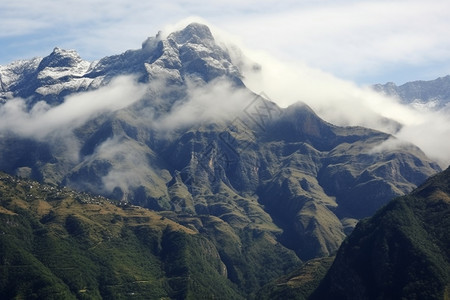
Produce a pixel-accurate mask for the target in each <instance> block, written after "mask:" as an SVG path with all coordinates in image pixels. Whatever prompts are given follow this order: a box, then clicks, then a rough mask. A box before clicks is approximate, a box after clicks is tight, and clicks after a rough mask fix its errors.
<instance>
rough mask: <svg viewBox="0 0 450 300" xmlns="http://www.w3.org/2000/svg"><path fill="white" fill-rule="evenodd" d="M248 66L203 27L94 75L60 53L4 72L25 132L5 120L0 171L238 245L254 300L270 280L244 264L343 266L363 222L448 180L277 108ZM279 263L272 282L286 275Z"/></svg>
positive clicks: (361, 138)
mask: <svg viewBox="0 0 450 300" xmlns="http://www.w3.org/2000/svg"><path fill="white" fill-rule="evenodd" d="M238 65H239V64H238V63H236V62H233V60H232V58H231V55H230V54H229V52H228V51H227V49H225V48H224V47H222V46H220V45H219V44H218V43H217V42H216V41H215V39H214V36H213V35H212V33H211V32H210V30H209V28H208V27H206V26H204V25H201V24H195V23H194V24H190V25H188V26H187V27H186V28H184V29H182V30H180V31H177V32H173V33H171V34H168V35H167V36H162V35H157V36H156V37H153V38H149V39H147V40H146V41H145V42H144V43H143V45H142V47H141V49H138V50H129V51H126V52H125V53H122V54H120V55H114V56H110V57H105V58H103V59H101V60H100V61H98V62H94V63H86V62H85V61H83V60H82V59H81V58H79V56H78V55H77V54H76V53H75V52H74V51H67V50H61V49H55V50H54V51H53V53H52V54H50V55H49V56H47V57H46V58H43V59H34V60H30V61H27V62H16V63H13V64H10V65H8V66H6V67H2V68H1V71H0V74H1V80H2V82H3V85H2V86H3V87H2V91H1V97H2V99H3V102H4V103H5V104H4V105H3V106H2V107H1V109H0V114H1V116H2V117H4V119H5V120H8V121H11V123H13V124H15V125H16V126H11V125H9V123H8V124H6V125H4V123H5V122H3V123H2V122H1V121H0V125H2V124H3V125H4V127H5V128H6V129H4V130H0V169H1V170H4V171H6V172H8V173H10V174H16V175H20V176H24V177H30V178H34V179H37V180H39V181H42V182H47V183H53V184H58V185H59V184H62V185H67V186H70V187H72V188H75V189H77V190H79V191H89V192H92V193H95V194H101V195H104V196H108V197H111V198H113V199H115V200H117V201H122V202H126V203H131V204H134V205H139V206H143V207H146V208H151V209H153V210H157V211H165V212H166V213H167V214H168V216H169V215H170V216H171V218H173V219H175V220H177V221H178V222H182V223H183V224H186V226H187V225H189V226H190V228H196V229H197V230H199V231H200V229H201V228H203V225H201V224H204V223H205V224H208V226H209V227H208V229H207V230H206V232H210V233H211V234H212V235H214V237H215V238H216V237H217V236H215V235H216V234H219V233H220V234H223V235H222V237H224V239H225V237H226V239H231V240H233V241H236V242H237V243H235V244H232V245H228V244H226V243H222V239H220V240H216V241H215V245H216V246H217V247H219V246H220V247H219V248H221V247H223V248H222V249H226V250H223V252H221V257H226V259H224V263H225V264H226V265H227V268H228V269H229V270H234V271H233V272H230V278H231V279H232V281H233V282H234V283H236V284H238V285H240V286H245V287H246V289H247V290H248V291H254V290H255V289H257V288H259V287H260V286H261V285H262V284H265V283H266V282H265V280H268V278H261V276H259V275H258V276H256V275H255V276H253V275H254V274H256V273H257V272H254V270H253V271H251V272H249V271H248V268H247V267H248V264H245V263H244V264H242V260H243V259H242V257H245V260H246V261H251V260H255V261H257V265H258V268H259V267H261V266H263V265H264V264H265V263H267V262H265V261H264V259H262V258H261V257H260V256H258V254H257V253H255V252H252V249H253V248H252V247H253V246H255V247H257V248H259V249H272V250H273V251H275V252H276V253H279V254H280V257H282V256H286V257H288V258H289V259H288V260H287V261H289V262H290V263H292V265H295V264H297V263H299V262H300V260H308V259H310V258H314V257H320V256H323V255H329V254H332V253H334V252H335V251H336V250H337V249H338V247H339V245H340V243H341V242H342V241H343V239H344V238H345V236H346V234H347V233H348V232H350V231H351V230H352V229H353V227H354V225H355V224H356V222H357V220H358V219H360V218H363V217H367V216H369V215H371V214H372V213H373V212H375V211H376V210H377V209H378V208H379V207H380V206H382V205H383V204H385V203H386V202H387V201H389V199H391V198H392V197H394V196H398V195H403V194H405V193H407V192H410V191H411V190H412V189H413V188H414V187H416V186H417V185H418V184H420V183H421V182H423V181H424V180H425V179H426V178H427V177H429V176H430V175H432V174H434V173H436V172H437V171H439V170H440V169H439V167H438V166H437V165H436V164H435V163H434V162H433V161H432V160H430V159H429V158H427V157H426V156H425V154H424V153H423V152H422V151H421V150H420V149H418V148H417V147H415V146H413V145H405V146H404V147H401V148H398V149H395V150H382V151H381V150H377V149H380V147H379V146H380V145H382V144H383V143H384V142H386V141H387V140H389V139H393V137H392V136H390V135H388V134H385V133H382V132H378V131H375V130H371V129H367V128H360V127H338V126H334V125H332V124H329V123H327V122H325V121H323V120H321V119H320V118H319V117H318V116H317V115H316V114H315V113H314V112H313V111H312V110H311V109H310V108H309V107H308V106H306V105H304V104H301V103H298V104H295V105H292V106H290V107H287V108H283V109H282V108H280V107H278V106H277V105H276V104H275V103H273V102H271V101H270V100H269V99H267V97H264V95H255V94H254V93H253V92H252V91H250V90H248V89H247V88H246V87H245V85H244V84H243V82H242V81H241V78H242V74H241V73H240V71H239V68H238V67H237V66H238ZM118 76H119V77H118ZM121 76H125V77H121ZM130 76H131V77H130ZM124 78H125V79H124ZM132 78H134V80H133V79H132ZM124 91H128V93H126V92H124ZM67 95H68V96H67ZM136 95H139V97H137V96H136ZM12 97H20V98H12ZM130 99H133V101H131V100H130ZM79 103H81V104H82V105H83V106H82V105H81V104H79ZM102 103H103V105H104V106H105V107H103V106H102ZM125 104H126V105H125ZM80 106H81V107H80ZM92 107H94V108H92ZM58 109H59V110H58ZM61 111H63V112H65V113H66V114H67V115H69V116H72V113H76V112H77V111H80V112H82V113H81V114H79V115H78V118H73V117H72V119H71V118H69V121H70V122H66V123H65V120H64V118H63V117H58V118H56V116H59V114H57V113H59V112H61ZM17 112H19V113H17ZM15 113H17V117H16V114H15ZM64 116H65V115H64ZM22 117H23V118H22ZM17 119H19V120H20V121H21V122H17ZM55 119H56V120H57V121H58V122H59V123H58V122H56V125H55V123H54V122H55V121H54V120H55ZM41 121H42V122H41ZM42 124H43V125H42ZM44 125H45V126H44ZM52 125H53V126H52ZM0 127H1V126H0ZM381 148H382V147H381ZM169 211H170V212H175V213H174V214H172V213H169ZM199 224H200V225H199ZM241 246H242V248H241ZM242 249H244V250H245V251H244V250H242ZM288 249H290V250H293V251H295V253H296V255H297V257H295V256H294V255H293V253H292V251H290V250H288ZM241 251H244V252H243V253H244V256H242V255H241V253H242V252H241ZM241 265H243V266H244V267H239V266H241ZM270 265H271V266H272V267H273V268H274V270H275V271H274V274H271V275H270V276H269V277H271V279H272V278H275V277H276V276H277V275H281V273H282V272H284V271H286V270H287V269H289V267H288V264H287V263H286V264H283V263H280V261H278V260H272V261H270ZM292 265H291V266H292ZM258 270H259V269H258ZM250 274H253V275H252V276H250ZM262 277H264V276H262Z"/></svg>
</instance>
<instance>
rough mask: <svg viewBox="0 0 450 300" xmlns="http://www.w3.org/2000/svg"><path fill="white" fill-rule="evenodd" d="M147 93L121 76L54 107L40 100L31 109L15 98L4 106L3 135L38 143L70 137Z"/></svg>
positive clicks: (0, 129)
mask: <svg viewBox="0 0 450 300" xmlns="http://www.w3.org/2000/svg"><path fill="white" fill-rule="evenodd" d="M145 91H146V87H145V86H144V85H140V84H137V83H136V81H135V79H134V78H133V77H131V76H121V77H117V78H115V79H113V80H112V81H111V82H110V83H109V84H108V85H106V86H104V87H101V88H99V89H97V90H93V91H88V92H82V93H76V94H73V95H70V96H67V97H66V99H65V101H64V102H63V103H62V104H60V105H58V106H54V107H51V106H49V105H48V104H47V103H46V102H44V101H40V102H38V103H36V104H35V105H34V106H33V107H32V108H31V109H30V110H28V109H27V104H26V101H25V100H24V99H21V98H15V99H11V100H8V101H7V102H6V103H5V104H3V105H1V106H0V133H13V134H16V135H19V136H22V137H30V138H35V139H38V140H44V139H47V138H48V137H49V136H52V135H57V136H60V135H61V134H69V133H70V132H71V131H72V130H73V129H75V128H77V127H78V126H81V125H82V124H84V123H86V122H87V121H88V120H90V119H92V118H94V117H96V116H98V115H99V114H102V113H107V112H113V111H116V110H119V109H122V108H125V107H127V106H129V105H131V104H133V103H135V102H136V101H138V100H139V99H141V98H142V97H143V96H144V94H145Z"/></svg>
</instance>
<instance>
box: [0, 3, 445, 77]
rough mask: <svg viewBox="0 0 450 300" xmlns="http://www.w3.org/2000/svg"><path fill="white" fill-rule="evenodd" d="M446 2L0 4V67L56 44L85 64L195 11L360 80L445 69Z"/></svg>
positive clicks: (256, 44)
mask: <svg viewBox="0 0 450 300" xmlns="http://www.w3.org/2000/svg"><path fill="white" fill-rule="evenodd" d="M449 11H450V1H447V0H431V1H423V0H422V1H417V0H408V1H406V0H400V1H383V0H382V1H374V0H372V1H351V0H345V1H327V0H319V1H312V0H300V1H290V0H289V1H272V0H269V1H256V0H249V1H243V0H240V1H237V0H229V1H223V0H219V1H214V2H212V1H193V0H175V1H171V2H168V1H167V0H156V1H126V0H64V1H56V0H40V1H31V0H15V1H6V0H0V45H1V47H0V64H2V65H5V64H7V63H9V62H11V61H13V60H17V59H24V58H31V57H35V56H45V55H48V54H49V53H50V52H51V51H52V49H53V48H54V47H55V46H58V47H61V48H66V49H75V50H77V51H78V52H79V53H80V55H81V56H82V57H83V58H84V59H86V60H95V59H99V58H101V57H103V56H106V55H112V54H118V53H121V52H123V51H125V50H128V49H136V48H139V47H140V45H141V43H142V41H144V40H145V38H146V37H148V36H153V35H155V34H156V33H157V32H158V31H159V30H160V29H164V28H167V26H168V25H170V24H174V23H177V22H179V21H180V20H183V19H185V18H188V17H192V16H195V17H198V18H201V19H203V20H205V22H207V23H208V24H211V25H213V26H214V27H216V28H219V29H220V30H222V31H225V32H227V33H229V35H230V36H232V37H233V38H234V39H236V40H238V41H239V42H240V43H241V44H243V45H245V46H246V47H248V48H250V49H254V50H261V51H266V52H268V53H270V54H272V55H273V56H276V57H278V58H280V59H281V60H284V61H287V62H289V61H296V62H300V63H304V64H307V65H309V66H311V67H314V68H319V69H321V70H323V71H325V72H328V73H331V74H333V75H335V76H337V77H340V78H343V79H347V80H351V81H354V82H356V83H357V84H359V85H363V84H371V83H384V82H387V81H394V82H395V83H397V84H402V83H404V82H407V81H411V80H417V79H423V80H429V79H434V78H437V77H440V76H445V75H447V74H450V18H449V13H448V12H449Z"/></svg>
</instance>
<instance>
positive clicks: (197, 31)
mask: <svg viewBox="0 0 450 300" xmlns="http://www.w3.org/2000/svg"><path fill="white" fill-rule="evenodd" d="M169 37H171V38H172V39H173V40H174V41H175V42H177V44H186V43H193V44H203V43H204V42H205V41H208V42H212V41H214V37H213V35H212V33H211V30H210V29H209V27H208V26H206V25H204V24H200V23H191V24H189V25H188V26H186V27H185V28H184V29H182V30H180V31H176V32H174V33H172V34H170V36H169Z"/></svg>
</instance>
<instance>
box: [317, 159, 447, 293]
mask: <svg viewBox="0 0 450 300" xmlns="http://www.w3.org/2000/svg"><path fill="white" fill-rule="evenodd" d="M449 228H450V168H449V169H447V170H446V171H444V172H442V173H440V174H438V175H436V176H433V177H431V178H430V179H429V180H427V181H426V182H425V183H424V184H423V185H421V186H420V187H419V188H417V189H416V190H414V192H412V193H411V194H409V195H407V196H403V197H400V198H397V199H394V200H393V201H391V202H390V203H389V204H388V205H386V206H385V207H384V208H383V209H381V210H380V211H378V212H377V213H376V214H375V215H374V216H373V217H371V218H370V219H367V220H363V221H361V222H360V223H359V224H358V225H357V227H356V228H355V230H354V231H353V233H352V234H351V235H350V237H349V238H348V239H347V240H346V241H345V242H344V243H343V245H342V246H341V248H340V249H339V252H338V254H337V256H336V259H335V261H334V263H333V265H332V267H331V269H330V270H329V272H328V274H327V276H326V277H325V279H324V281H323V282H322V283H321V285H320V287H319V288H318V289H317V291H316V292H315V294H314V297H313V298H315V299H448V298H449V297H450V252H449V249H450V234H449V232H450V230H449Z"/></svg>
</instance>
